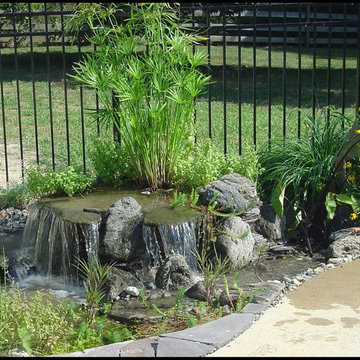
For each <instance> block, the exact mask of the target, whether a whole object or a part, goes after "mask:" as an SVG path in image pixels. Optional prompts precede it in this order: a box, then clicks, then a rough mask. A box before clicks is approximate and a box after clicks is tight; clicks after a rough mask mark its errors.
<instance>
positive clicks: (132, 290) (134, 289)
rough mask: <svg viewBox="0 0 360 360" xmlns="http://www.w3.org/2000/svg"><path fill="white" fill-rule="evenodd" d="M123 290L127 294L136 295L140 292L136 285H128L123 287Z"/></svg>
mask: <svg viewBox="0 0 360 360" xmlns="http://www.w3.org/2000/svg"><path fill="white" fill-rule="evenodd" d="M125 292H126V293H127V294H129V295H130V296H133V297H137V296H139V294H140V291H139V289H138V288H137V287H136V286H128V287H127V288H126V289H125Z"/></svg>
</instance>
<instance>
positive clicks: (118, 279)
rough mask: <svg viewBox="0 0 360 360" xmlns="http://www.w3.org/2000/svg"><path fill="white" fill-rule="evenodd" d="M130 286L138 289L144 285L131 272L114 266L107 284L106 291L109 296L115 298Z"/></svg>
mask: <svg viewBox="0 0 360 360" xmlns="http://www.w3.org/2000/svg"><path fill="white" fill-rule="evenodd" d="M129 287H135V288H137V290H138V289H143V288H144V285H143V284H142V282H141V281H139V280H138V279H137V278H136V277H135V276H134V275H132V274H131V273H130V272H128V271H125V270H122V269H119V268H117V267H113V268H112V269H111V270H110V273H109V277H108V280H107V282H106V284H105V291H106V294H107V295H108V297H109V298H110V299H112V300H114V299H116V298H117V296H118V295H119V294H120V293H121V292H122V291H124V290H125V291H126V289H128V288H129ZM138 291H139V290H138ZM130 295H131V294H130Z"/></svg>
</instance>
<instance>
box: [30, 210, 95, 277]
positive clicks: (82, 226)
mask: <svg viewBox="0 0 360 360" xmlns="http://www.w3.org/2000/svg"><path fill="white" fill-rule="evenodd" d="M99 224H100V218H99V219H98V221H94V222H75V221H71V220H70V219H66V218H64V217H63V216H62V215H60V214H59V213H58V212H56V211H55V210H54V209H52V208H51V207H50V206H46V205H44V204H34V205H33V206H32V208H31V210H30V212H29V215H28V220H27V222H26V225H25V229H24V234H23V246H24V247H27V248H28V249H29V250H28V251H29V252H30V256H32V257H33V259H34V261H35V264H36V271H37V272H38V273H40V274H43V275H47V276H52V275H60V276H64V277H65V278H66V279H74V280H77V277H78V270H77V268H76V267H75V266H74V265H76V258H80V259H86V260H88V261H90V260H91V259H93V258H97V252H98V247H99Z"/></svg>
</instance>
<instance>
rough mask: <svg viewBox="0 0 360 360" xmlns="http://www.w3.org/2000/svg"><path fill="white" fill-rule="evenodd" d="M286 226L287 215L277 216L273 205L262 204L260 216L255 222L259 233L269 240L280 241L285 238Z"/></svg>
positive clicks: (255, 228) (255, 227) (254, 225)
mask: <svg viewBox="0 0 360 360" xmlns="http://www.w3.org/2000/svg"><path fill="white" fill-rule="evenodd" d="M285 227H286V220H285V216H282V217H281V218H280V217H279V216H277V215H276V213H275V210H274V208H273V207H272V205H262V206H260V217H259V219H258V220H257V221H256V222H255V223H254V224H253V229H254V230H255V231H256V232H257V233H259V234H260V235H262V236H264V237H265V238H266V239H267V240H269V241H279V240H283V239H284V233H285Z"/></svg>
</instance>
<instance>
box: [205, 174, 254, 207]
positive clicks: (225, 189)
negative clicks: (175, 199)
mask: <svg viewBox="0 0 360 360" xmlns="http://www.w3.org/2000/svg"><path fill="white" fill-rule="evenodd" d="M216 193H218V195H217V196H216V198H215V201H216V206H215V209H217V210H219V209H221V211H222V212H223V213H231V212H232V211H236V212H244V211H246V209H247V207H248V205H249V201H248V200H246V199H245V198H244V197H243V196H242V195H241V194H240V193H239V191H237V190H236V188H235V187H234V186H232V185H229V184H227V183H225V182H224V181H221V180H216V181H213V182H212V183H210V184H209V185H207V186H205V187H204V188H202V189H200V190H199V200H198V205H204V206H208V205H209V204H210V201H211V199H213V198H214V196H215V194H216Z"/></svg>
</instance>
